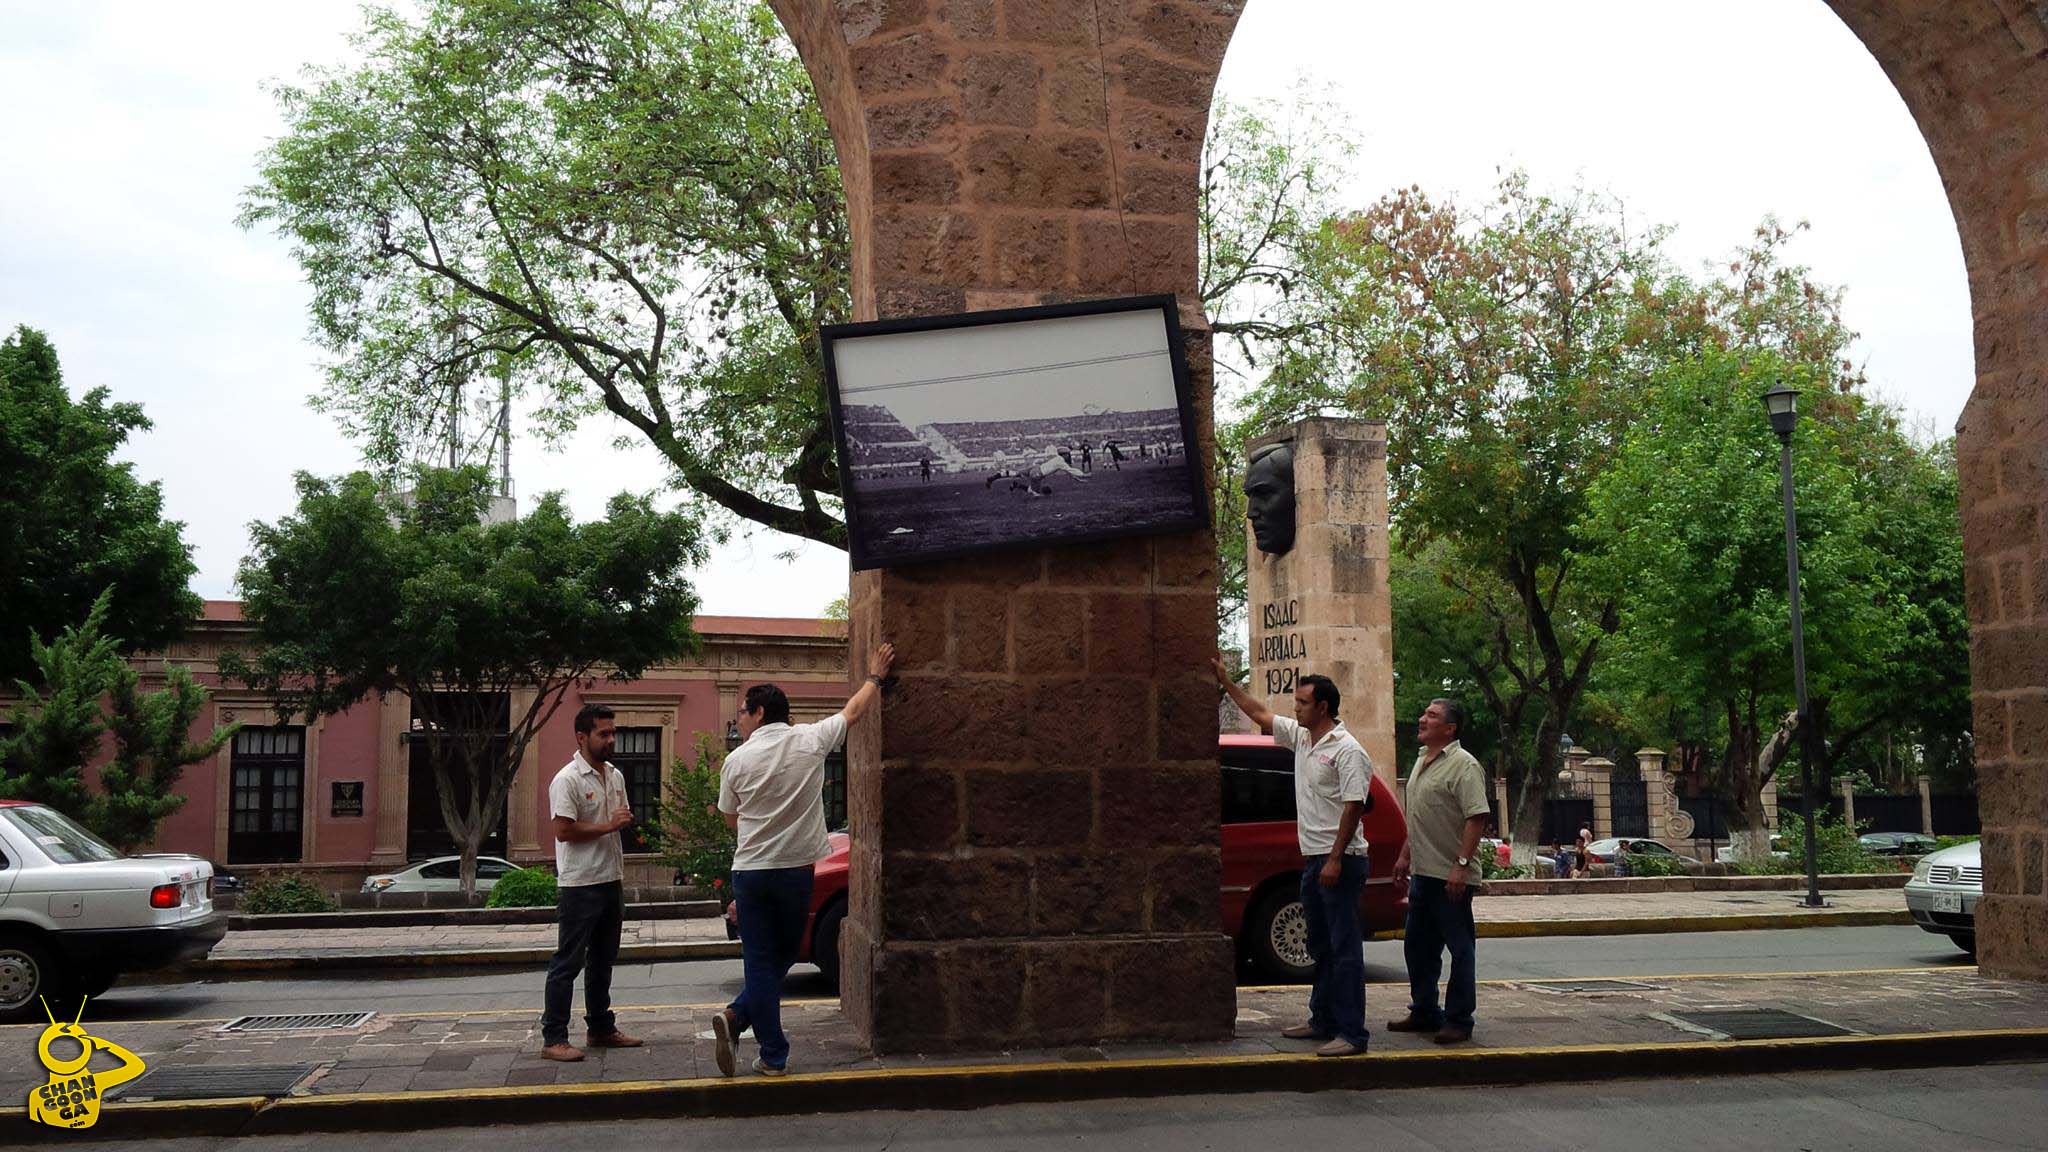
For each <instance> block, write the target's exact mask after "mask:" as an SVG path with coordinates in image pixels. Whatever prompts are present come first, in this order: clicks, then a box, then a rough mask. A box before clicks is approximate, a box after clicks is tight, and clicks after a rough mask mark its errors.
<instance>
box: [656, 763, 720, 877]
mask: <svg viewBox="0 0 2048 1152" xmlns="http://www.w3.org/2000/svg"><path fill="white" fill-rule="evenodd" d="M724 763H725V751H724V749H722V748H721V747H720V746H719V745H718V743H717V742H716V741H714V740H713V739H712V738H711V737H710V736H708V735H707V736H699V737H698V738H697V759H696V760H695V762H691V761H688V760H685V759H683V758H682V757H680V756H679V757H677V758H676V760H675V763H674V764H672V765H670V767H669V773H668V783H667V785H666V786H665V787H664V788H663V789H662V797H663V799H662V801H661V810H660V815H659V818H658V824H657V826H656V827H655V828H653V829H652V832H653V837H654V839H655V841H656V842H657V843H658V844H659V845H660V851H661V860H662V863H664V864H666V865H668V866H669V867H671V868H674V869H675V870H676V872H677V873H678V874H680V875H682V876H685V877H687V878H688V879H687V880H686V881H685V882H686V883H690V884H695V885H697V886H699V887H703V888H716V889H718V890H719V891H720V892H722V893H723V892H730V891H731V890H732V854H733V851H734V850H735V849H736V848H737V847H738V839H737V838H736V837H735V836H734V835H733V832H732V830H731V829H730V828H727V827H726V826H725V819H724V817H722V816H720V815H718V813H717V812H715V811H713V810H712V809H713V808H714V807H715V805H716V804H717V802H718V771H719V768H720V767H721V766H723V765H724Z"/></svg>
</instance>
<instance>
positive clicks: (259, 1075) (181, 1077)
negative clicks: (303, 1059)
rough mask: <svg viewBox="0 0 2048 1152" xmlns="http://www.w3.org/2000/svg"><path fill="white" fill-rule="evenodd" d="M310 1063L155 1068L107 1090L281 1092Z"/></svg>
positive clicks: (155, 1095)
mask: <svg viewBox="0 0 2048 1152" xmlns="http://www.w3.org/2000/svg"><path fill="white" fill-rule="evenodd" d="M314 1067H315V1065H312V1064H251V1065H247V1066H244V1067H240V1068H233V1067H221V1066H208V1065H205V1064H198V1065H193V1066H191V1067H188V1068H156V1069H153V1070H151V1071H149V1072H145V1073H143V1075H142V1077H141V1078H140V1079H138V1080H136V1081H135V1082H134V1083H132V1084H123V1085H121V1086H120V1087H119V1088H116V1089H114V1090H113V1091H112V1092H109V1093H107V1098H108V1099H110V1100H210V1099H217V1098H219V1097H223V1096H282V1095H284V1094H285V1093H287V1092H289V1091H291V1090H292V1088H293V1087H294V1086H295V1085H297V1084H298V1082H299V1081H301V1080H304V1079H305V1078H306V1076H307V1075H308V1074H309V1073H311V1072H312V1071H313V1069H314Z"/></svg>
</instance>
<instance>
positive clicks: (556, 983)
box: [540, 880, 626, 1044]
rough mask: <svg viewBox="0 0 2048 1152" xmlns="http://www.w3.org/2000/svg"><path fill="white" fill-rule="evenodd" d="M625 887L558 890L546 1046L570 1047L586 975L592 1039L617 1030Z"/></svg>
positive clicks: (543, 1021) (586, 1019)
mask: <svg viewBox="0 0 2048 1152" xmlns="http://www.w3.org/2000/svg"><path fill="white" fill-rule="evenodd" d="M625 891H626V890H625V887H624V885H622V884H621V883H620V882H619V881H617V880H613V881H612V882H610V883H609V884H571V885H567V886H565V887H561V888H558V889H556V890H555V921H556V927H555V939H556V944H555V958H554V960H553V961H552V962H550V963H549V964H548V982H547V986H546V990H545V991H544V992H543V993H542V996H543V999H542V1005H543V1007H542V1008H541V1014H540V1038H541V1043H543V1044H567V1043H568V1042H569V1005H570V1004H571V1003H573V1002H574V1000H575V998H576V974H577V973H579V972H581V973H582V974H583V1008H584V1015H583V1023H584V1025H585V1026H586V1027H587V1028H588V1030H589V1032H590V1034H591V1035H592V1036H609V1035H611V1034H612V1033H614V1032H616V1031H618V1030H619V1019H618V1016H617V1015H616V1014H614V1013H613V1012H612V965H613V963H615V962H616V961H617V960H618V958H619V933H620V931H621V929H622V928H623V926H624V918H625V911H626V903H625Z"/></svg>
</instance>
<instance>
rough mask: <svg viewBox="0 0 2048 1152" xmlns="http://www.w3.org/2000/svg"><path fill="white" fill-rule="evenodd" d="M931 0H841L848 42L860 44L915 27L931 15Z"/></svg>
mask: <svg viewBox="0 0 2048 1152" xmlns="http://www.w3.org/2000/svg"><path fill="white" fill-rule="evenodd" d="M930 10H931V0H839V21H840V23H841V25H843V26H844V28H845V33H846V42H847V43H848V44H859V43H861V42H862V41H864V40H867V39H869V38H870V37H873V36H876V35H879V34H881V33H884V32H896V31H900V30H902V29H904V28H914V27H916V26H917V25H919V24H922V23H924V21H925V18H926V17H927V16H929V15H930Z"/></svg>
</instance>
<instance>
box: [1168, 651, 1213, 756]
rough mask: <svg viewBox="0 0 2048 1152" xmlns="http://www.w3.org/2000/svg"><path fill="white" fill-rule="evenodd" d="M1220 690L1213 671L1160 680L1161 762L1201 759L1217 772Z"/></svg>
mask: <svg viewBox="0 0 2048 1152" xmlns="http://www.w3.org/2000/svg"><path fill="white" fill-rule="evenodd" d="M1211 643H1212V644H1213V643H1214V641H1213V640H1212V641H1211ZM1220 691H1221V690H1220V689H1219V688H1217V686H1216V678H1215V675H1214V673H1213V672H1203V673H1190V674H1187V675H1182V676H1166V677H1163V678H1162V679H1160V680H1159V682H1158V688H1157V692H1158V695H1159V758H1160V759H1161V760H1170V761H1191V760H1202V761H1207V762H1209V764H1210V765H1211V767H1210V768H1209V769H1208V771H1210V772H1211V773H1214V772H1215V771H1216V769H1215V768H1214V766H1213V765H1214V763H1215V759H1216V727H1217V723H1218V721H1217V718H1216V705H1217V698H1218V693H1219V692H1220Z"/></svg>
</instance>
